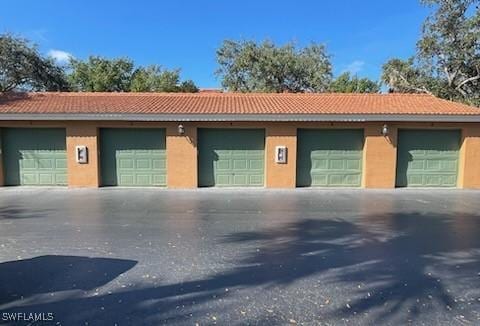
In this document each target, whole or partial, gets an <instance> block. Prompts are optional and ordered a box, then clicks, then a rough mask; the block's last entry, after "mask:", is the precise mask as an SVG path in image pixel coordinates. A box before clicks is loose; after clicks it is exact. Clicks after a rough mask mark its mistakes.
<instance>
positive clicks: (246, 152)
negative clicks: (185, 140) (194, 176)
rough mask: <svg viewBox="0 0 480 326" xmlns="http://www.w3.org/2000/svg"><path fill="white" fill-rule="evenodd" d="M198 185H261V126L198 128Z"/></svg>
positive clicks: (262, 133)
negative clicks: (257, 127) (246, 127)
mask: <svg viewBox="0 0 480 326" xmlns="http://www.w3.org/2000/svg"><path fill="white" fill-rule="evenodd" d="M198 139H199V146H198V147H199V165H198V176H199V186H203V187H209V186H218V187H222V186H224V187H225V186H227V187H228V186H230V187H235V186H242V187H248V186H250V187H252V186H260V187H261V186H263V184H264V176H263V170H264V164H265V163H264V155H265V153H264V147H265V132H264V130H263V129H199V131H198Z"/></svg>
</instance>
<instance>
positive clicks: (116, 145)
mask: <svg viewBox="0 0 480 326" xmlns="http://www.w3.org/2000/svg"><path fill="white" fill-rule="evenodd" d="M100 142H101V148H100V158H101V172H102V175H101V176H102V184H103V185H104V186H165V185H166V184H167V180H166V174H167V172H166V152H165V130H164V129H133V128H132V129H127V128H125V129H120V128H119V129H113V128H112V129H102V130H101V131H100Z"/></svg>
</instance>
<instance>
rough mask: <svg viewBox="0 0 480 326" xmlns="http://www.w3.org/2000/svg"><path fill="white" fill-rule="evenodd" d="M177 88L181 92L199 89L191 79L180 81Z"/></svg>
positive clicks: (195, 91) (192, 91) (191, 91)
mask: <svg viewBox="0 0 480 326" xmlns="http://www.w3.org/2000/svg"><path fill="white" fill-rule="evenodd" d="M179 90H180V92H183V93H197V92H198V91H199V89H198V87H197V85H195V83H194V82H193V80H191V79H189V80H185V81H183V82H181V83H180V86H179Z"/></svg>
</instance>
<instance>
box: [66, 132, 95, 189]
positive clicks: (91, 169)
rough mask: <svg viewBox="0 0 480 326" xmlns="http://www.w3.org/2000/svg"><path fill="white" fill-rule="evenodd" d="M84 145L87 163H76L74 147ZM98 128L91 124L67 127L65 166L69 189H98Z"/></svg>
mask: <svg viewBox="0 0 480 326" xmlns="http://www.w3.org/2000/svg"><path fill="white" fill-rule="evenodd" d="M81 145H85V146H87V150H88V162H87V163H82V164H81V163H77V161H76V157H75V147H76V146H81ZM98 157H99V153H98V128H97V127H96V126H95V125H92V124H91V123H72V124H69V125H67V165H68V186H69V187H98V186H99V184H100V177H99V164H98Z"/></svg>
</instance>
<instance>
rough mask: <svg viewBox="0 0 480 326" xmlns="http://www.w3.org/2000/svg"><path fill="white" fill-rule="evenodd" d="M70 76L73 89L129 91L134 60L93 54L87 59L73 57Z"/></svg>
mask: <svg viewBox="0 0 480 326" xmlns="http://www.w3.org/2000/svg"><path fill="white" fill-rule="evenodd" d="M70 65H71V72H70V74H69V76H68V78H69V81H70V84H71V86H72V89H73V90H76V91H85V92H128V91H129V90H130V83H131V80H132V75H133V61H132V60H130V59H127V58H119V59H106V58H102V57H98V56H91V57H89V58H88V60H86V61H81V60H77V59H72V60H71V61H70Z"/></svg>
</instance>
